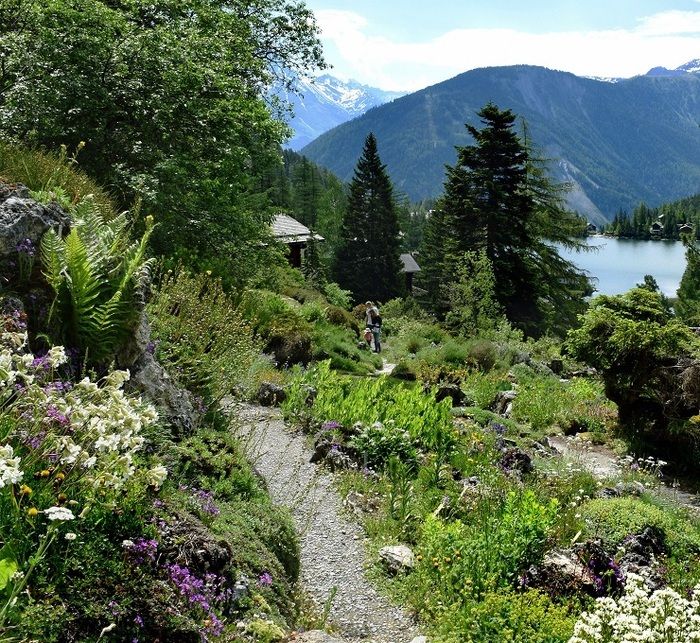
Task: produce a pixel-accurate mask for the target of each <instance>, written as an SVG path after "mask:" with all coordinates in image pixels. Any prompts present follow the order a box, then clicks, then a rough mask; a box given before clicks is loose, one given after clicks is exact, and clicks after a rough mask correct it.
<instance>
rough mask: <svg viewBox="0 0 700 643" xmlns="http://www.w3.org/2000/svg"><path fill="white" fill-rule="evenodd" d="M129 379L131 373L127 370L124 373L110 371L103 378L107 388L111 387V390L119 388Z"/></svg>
mask: <svg viewBox="0 0 700 643" xmlns="http://www.w3.org/2000/svg"><path fill="white" fill-rule="evenodd" d="M130 377H131V373H130V372H129V369H126V370H125V371H112V372H111V373H110V374H109V375H107V377H105V381H106V382H107V384H108V385H109V386H112V387H113V388H117V389H118V388H121V387H122V386H123V384H124V382H126V381H127V380H128V379H129V378H130Z"/></svg>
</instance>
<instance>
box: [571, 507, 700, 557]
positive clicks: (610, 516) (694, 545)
mask: <svg viewBox="0 0 700 643" xmlns="http://www.w3.org/2000/svg"><path fill="white" fill-rule="evenodd" d="M581 516H582V518H583V520H584V521H585V523H586V534H587V535H589V536H593V537H596V538H601V539H602V540H603V542H604V543H605V544H606V545H607V546H608V547H609V548H611V549H614V548H615V547H616V546H617V545H619V544H620V543H621V542H622V541H623V540H624V539H625V537H626V536H629V535H630V534H638V533H640V532H641V531H642V530H643V529H644V528H645V527H658V528H659V529H661V530H662V531H663V532H664V534H665V535H666V543H667V545H668V546H669V547H670V549H671V553H672V554H676V555H679V556H685V555H689V554H690V553H693V554H697V553H699V552H700V526H699V525H698V524H697V522H695V521H694V522H691V521H690V520H689V519H688V518H687V516H686V515H684V513H683V512H682V511H681V510H672V509H668V508H665V509H664V508H661V507H658V506H656V505H653V504H650V503H649V502H646V501H645V500H643V499H639V498H633V497H626V498H610V499H603V498H598V499H595V500H591V501H590V502H587V503H586V504H584V505H583V506H582V507H581Z"/></svg>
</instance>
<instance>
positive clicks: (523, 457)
mask: <svg viewBox="0 0 700 643" xmlns="http://www.w3.org/2000/svg"><path fill="white" fill-rule="evenodd" d="M499 464H500V466H501V467H502V468H503V469H504V470H505V471H511V472H517V473H519V474H523V473H530V472H531V471H532V470H533V468H534V467H533V466H532V458H531V457H530V456H529V455H528V454H527V453H525V451H523V450H522V449H519V448H518V447H511V448H508V449H505V451H504V452H503V455H502V456H501V460H500V462H499Z"/></svg>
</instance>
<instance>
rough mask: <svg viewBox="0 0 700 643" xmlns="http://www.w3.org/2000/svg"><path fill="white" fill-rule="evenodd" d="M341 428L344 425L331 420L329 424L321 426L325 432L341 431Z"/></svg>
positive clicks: (325, 423)
mask: <svg viewBox="0 0 700 643" xmlns="http://www.w3.org/2000/svg"><path fill="white" fill-rule="evenodd" d="M341 426H342V425H341V424H340V422H337V421H336V420H329V421H328V422H324V423H323V424H322V425H321V428H322V429H323V430H324V431H333V430H335V429H339V428H340V427H341Z"/></svg>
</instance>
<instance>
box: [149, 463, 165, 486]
mask: <svg viewBox="0 0 700 643" xmlns="http://www.w3.org/2000/svg"><path fill="white" fill-rule="evenodd" d="M167 477H168V470H167V469H166V468H165V467H164V466H163V465H162V464H159V465H158V466H155V467H153V468H152V469H151V470H150V471H149V472H148V483H149V484H151V485H153V486H154V487H155V488H156V489H160V485H162V484H163V482H164V481H165V479H166V478H167Z"/></svg>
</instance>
